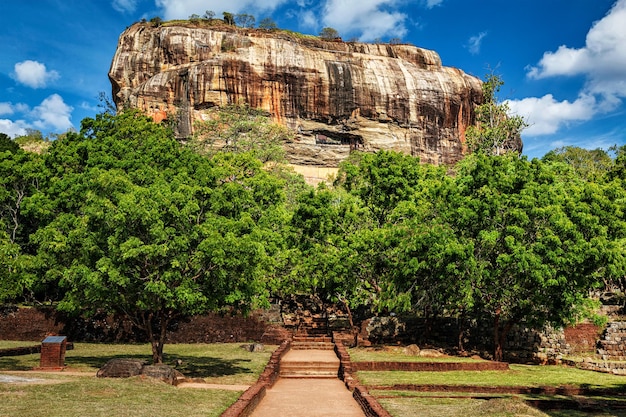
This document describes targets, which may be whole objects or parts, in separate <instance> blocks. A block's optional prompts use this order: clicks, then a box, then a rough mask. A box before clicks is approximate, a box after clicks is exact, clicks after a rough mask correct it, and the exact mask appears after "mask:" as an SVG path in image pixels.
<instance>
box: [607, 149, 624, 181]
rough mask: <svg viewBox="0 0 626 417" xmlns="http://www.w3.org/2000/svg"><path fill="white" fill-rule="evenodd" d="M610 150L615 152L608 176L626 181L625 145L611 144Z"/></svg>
mask: <svg viewBox="0 0 626 417" xmlns="http://www.w3.org/2000/svg"><path fill="white" fill-rule="evenodd" d="M611 150H612V151H614V152H615V160H614V161H613V166H612V167H611V169H610V170H609V173H608V177H609V178H610V179H621V180H622V181H626V145H622V146H620V147H617V146H613V147H612V148H611Z"/></svg>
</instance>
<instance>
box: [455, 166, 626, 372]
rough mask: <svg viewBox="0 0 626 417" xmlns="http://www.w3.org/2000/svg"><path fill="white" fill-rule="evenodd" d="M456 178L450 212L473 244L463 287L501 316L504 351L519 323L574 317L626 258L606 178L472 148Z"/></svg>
mask: <svg viewBox="0 0 626 417" xmlns="http://www.w3.org/2000/svg"><path fill="white" fill-rule="evenodd" d="M456 182H457V184H458V186H457V187H458V188H457V191H456V192H455V193H450V195H449V197H450V201H449V204H448V211H447V212H446V213H447V214H446V219H445V220H446V222H447V223H448V224H450V225H452V227H453V228H454V230H455V233H456V234H457V236H458V237H459V238H460V239H461V241H462V242H465V244H466V245H468V249H471V254H472V256H471V257H470V258H468V259H467V261H468V262H467V263H466V266H465V267H464V268H463V269H462V270H461V271H459V274H458V276H457V278H458V285H459V286H460V287H459V288H458V291H459V292H461V291H463V294H464V297H463V298H464V300H465V302H466V304H467V305H466V308H467V309H468V310H471V311H473V313H474V314H476V315H477V316H476V317H491V319H492V320H493V327H494V346H495V351H494V357H495V358H496V359H497V360H501V359H502V354H503V345H504V341H505V338H506V335H507V334H508V332H509V330H510V329H511V328H512V326H513V325H515V324H519V323H524V324H526V325H528V326H532V327H541V326H543V325H544V324H545V323H552V324H555V325H563V324H566V323H569V322H575V321H576V320H578V319H580V318H581V317H582V316H581V314H583V313H585V309H586V308H587V307H589V306H590V305H591V304H590V303H591V300H590V298H589V294H590V293H589V291H590V289H592V288H595V287H598V286H599V285H601V284H602V280H601V277H602V276H603V275H605V274H610V271H609V269H610V268H608V267H607V266H609V265H611V267H616V268H617V269H621V268H623V265H618V264H619V263H620V262H621V261H619V262H617V264H616V263H615V261H616V258H615V257H614V256H613V255H614V254H617V253H619V247H618V246H619V245H618V243H617V241H616V237H617V235H623V233H624V229H623V223H620V222H619V220H618V218H616V222H615V223H614V224H613V225H611V226H610V227H609V226H608V224H607V222H609V220H607V219H606V218H605V217H604V216H603V214H602V213H604V212H606V211H609V212H616V209H617V208H616V207H615V206H614V205H613V203H612V202H611V200H610V199H608V198H607V195H606V194H605V191H606V190H605V189H603V188H602V187H599V186H595V185H593V186H590V185H589V184H586V183H585V182H583V181H582V180H580V179H579V178H577V177H576V176H571V175H570V176H564V175H561V171H560V167H559V165H550V164H544V163H541V162H540V161H538V160H533V161H532V162H528V161H527V160H525V159H520V158H517V157H515V156H512V155H509V156H499V157H490V156H485V155H475V156H472V157H468V158H466V159H465V160H464V161H463V162H462V163H461V164H460V167H459V171H458V173H457V177H456ZM599 207H603V209H599ZM611 222H612V220H611Z"/></svg>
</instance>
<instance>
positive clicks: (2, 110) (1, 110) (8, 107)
mask: <svg viewBox="0 0 626 417" xmlns="http://www.w3.org/2000/svg"><path fill="white" fill-rule="evenodd" d="M14 112H15V110H13V105H12V104H11V103H0V115H3V114H13V113H14Z"/></svg>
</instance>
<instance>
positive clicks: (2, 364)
mask: <svg viewBox="0 0 626 417" xmlns="http://www.w3.org/2000/svg"><path fill="white" fill-rule="evenodd" d="M22 358H23V357H14V356H4V357H2V358H0V369H1V370H5V371H6V370H8V371H31V370H32V369H33V367H34V366H38V365H39V354H37V361H36V362H35V361H34V360H30V361H28V360H24V359H22Z"/></svg>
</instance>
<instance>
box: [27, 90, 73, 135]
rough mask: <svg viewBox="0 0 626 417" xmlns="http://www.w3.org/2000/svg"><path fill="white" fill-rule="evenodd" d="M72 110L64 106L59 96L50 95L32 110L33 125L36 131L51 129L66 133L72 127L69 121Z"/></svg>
mask: <svg viewBox="0 0 626 417" xmlns="http://www.w3.org/2000/svg"><path fill="white" fill-rule="evenodd" d="M72 110H74V109H73V108H72V107H71V106H68V105H67V104H65V102H64V101H63V98H62V97H61V96H60V95H58V94H52V95H51V96H49V97H48V98H46V99H44V101H42V102H41V104H40V105H39V106H37V107H35V108H34V109H33V111H32V115H33V116H34V117H35V119H36V120H35V122H34V125H35V126H36V127H37V128H38V129H48V128H52V129H54V130H56V131H66V130H67V129H69V128H71V127H72V122H71V121H70V117H71V115H72Z"/></svg>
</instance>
